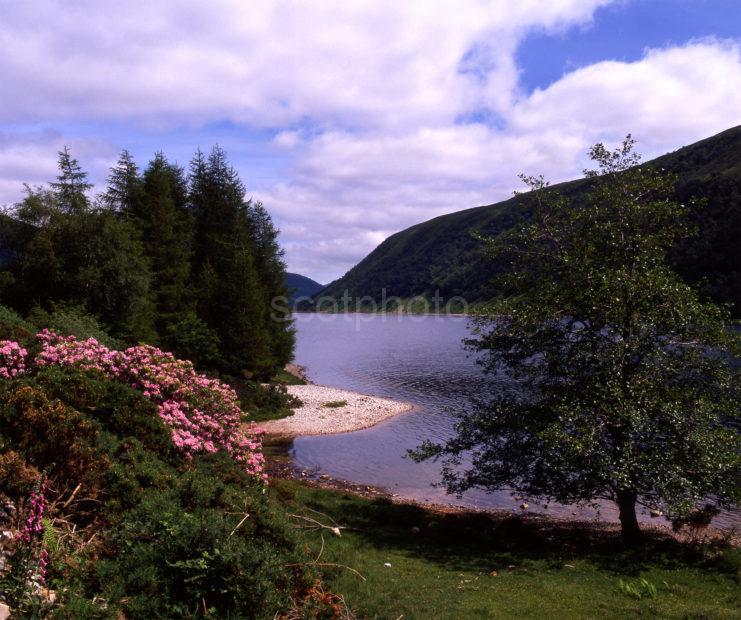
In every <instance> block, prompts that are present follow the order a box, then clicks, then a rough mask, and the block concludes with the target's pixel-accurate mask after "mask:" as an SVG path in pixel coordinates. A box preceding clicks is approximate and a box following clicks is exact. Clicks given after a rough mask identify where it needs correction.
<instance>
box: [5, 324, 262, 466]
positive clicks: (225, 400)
mask: <svg viewBox="0 0 741 620" xmlns="http://www.w3.org/2000/svg"><path fill="white" fill-rule="evenodd" d="M37 338H38V339H39V340H40V341H41V343H42V350H41V352H40V353H39V354H38V355H37V356H36V359H35V360H34V361H35V363H36V365H37V366H51V365H59V366H75V367H78V368H82V369H85V370H92V371H97V372H101V373H103V374H104V375H105V376H107V377H109V378H110V379H112V380H115V381H120V382H122V383H125V384H127V385H129V386H131V387H133V388H135V389H137V390H139V391H141V392H142V394H144V396H146V397H147V398H149V399H150V400H152V401H154V402H155V403H157V405H158V407H157V410H158V413H159V416H160V418H161V419H162V420H163V421H164V422H165V424H167V425H168V426H169V427H170V428H171V429H172V440H173V443H174V444H175V446H176V447H177V449H178V450H179V451H180V452H181V453H182V454H183V455H185V456H186V458H191V457H192V456H193V455H194V454H199V453H205V452H218V451H219V450H225V451H226V452H227V453H229V454H230V455H231V456H232V458H234V460H235V461H237V462H239V463H240V464H241V465H242V466H243V467H244V469H245V470H246V471H247V472H249V473H250V474H254V475H257V476H259V477H261V478H262V479H263V480H264V479H265V475H264V473H263V468H264V458H263V455H262V444H261V440H260V436H261V434H262V431H260V430H259V429H258V428H256V427H255V426H254V425H252V426H249V427H247V428H246V429H245V428H244V427H243V424H242V418H243V415H244V414H243V412H242V410H241V408H240V406H239V400H238V398H237V394H236V392H235V391H234V390H233V389H232V388H231V387H229V386H228V385H226V384H224V383H221V382H220V381H218V380H216V379H211V378H209V377H207V376H205V375H201V374H198V373H197V372H196V371H195V369H194V368H193V364H192V363H191V362H189V361H186V360H179V359H177V358H175V357H174V356H173V355H172V353H168V352H166V351H162V350H161V349H158V348H157V347H153V346H149V345H139V346H136V347H130V348H128V349H126V350H125V351H115V350H111V349H108V348H107V347H105V346H104V345H102V344H100V343H99V342H98V341H97V340H95V339H94V338H89V339H88V340H84V341H80V340H77V339H76V338H75V337H74V336H67V337H64V336H59V335H58V334H55V333H54V332H51V331H49V330H43V331H42V332H41V333H39V334H38V335H37ZM13 344H15V343H13ZM23 355H24V356H25V355H26V353H25V351H24V354H23Z"/></svg>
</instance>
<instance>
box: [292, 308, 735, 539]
mask: <svg viewBox="0 0 741 620" xmlns="http://www.w3.org/2000/svg"><path fill="white" fill-rule="evenodd" d="M296 326H297V330H298V334H297V336H298V338H297V345H296V363H298V364H301V365H302V366H305V367H306V369H307V372H308V376H309V378H310V379H311V380H312V381H314V382H315V383H319V384H321V385H327V386H331V387H338V388H346V389H350V390H356V391H358V392H363V393H366V394H372V395H376V396H386V397H389V398H394V399H397V400H402V401H405V402H409V403H412V404H413V405H414V409H413V411H411V412H409V413H407V414H403V415H400V416H397V417H396V418H393V419H391V420H388V421H386V422H382V423H381V424H379V425H377V426H374V427H373V428H370V429H366V430H362V431H357V432H354V433H345V434H341V435H324V436H315V437H299V438H297V439H296V440H295V441H294V442H293V447H292V456H293V458H294V460H295V462H296V464H297V465H299V466H300V467H302V468H305V469H315V470H318V471H321V472H322V473H326V474H329V475H331V476H334V477H336V478H341V479H344V480H348V481H350V482H354V483H359V484H371V485H375V486H381V487H385V488H386V489H388V490H389V491H390V492H391V493H396V494H398V495H400V496H403V497H409V498H414V499H417V500H420V501H428V502H435V503H450V504H456V505H462V506H470V507H492V508H508V509H519V505H520V503H521V500H516V499H515V498H514V497H513V496H512V495H511V493H510V492H509V491H498V492H495V493H485V492H483V491H478V490H472V491H469V492H467V493H466V494H465V495H464V496H463V497H462V498H457V497H456V496H451V495H447V494H446V493H445V490H444V489H441V488H435V487H434V486H432V485H433V483H435V482H437V481H438V480H439V479H440V475H439V473H440V469H439V466H438V465H437V464H435V463H432V462H425V463H421V464H418V463H414V462H413V461H411V460H410V459H408V458H406V456H405V455H406V451H407V450H408V449H410V448H415V447H416V446H418V445H419V444H420V443H421V442H422V441H424V440H425V439H432V440H443V439H445V438H446V437H448V436H449V435H450V433H451V432H452V427H453V416H454V413H455V412H456V411H460V410H461V409H463V408H465V407H468V406H469V401H470V396H471V395H475V394H477V393H481V391H482V390H484V389H491V385H490V384H488V382H486V381H485V379H484V376H483V374H482V373H481V371H480V369H479V368H478V366H477V365H476V364H475V360H474V358H473V357H471V354H470V353H469V352H468V351H466V350H465V349H464V347H463V346H462V340H463V339H464V338H466V337H467V336H468V335H469V331H468V320H467V319H466V318H465V317H458V316H448V317H441V316H431V315H429V316H410V315H406V316H383V315H362V314H361V315H359V314H336V315H317V314H299V315H297V321H296ZM487 385H488V386H489V387H487ZM529 510H530V511H543V510H544V508H543V507H542V506H537V505H534V503H533V502H530V508H529ZM547 512H548V513H552V514H559V515H571V514H573V513H576V514H578V515H579V516H583V517H596V516H599V517H601V518H604V519H610V520H614V519H617V514H616V512H615V510H614V508H613V507H612V506H611V505H606V506H605V507H604V508H603V509H602V510H601V511H599V512H595V511H594V510H591V509H576V508H573V507H567V506H558V505H550V506H549V507H548V509H547ZM643 518H644V519H646V520H650V517H649V516H648V514H644V515H643ZM715 524H717V525H719V526H720V525H724V526H731V525H736V526H739V525H741V518H739V517H738V515H725V514H724V515H721V517H718V518H717V519H716V521H715Z"/></svg>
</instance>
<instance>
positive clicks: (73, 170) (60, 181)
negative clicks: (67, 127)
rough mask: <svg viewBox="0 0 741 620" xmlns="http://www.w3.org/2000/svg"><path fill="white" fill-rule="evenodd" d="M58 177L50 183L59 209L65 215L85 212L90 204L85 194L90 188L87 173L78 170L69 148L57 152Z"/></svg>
mask: <svg viewBox="0 0 741 620" xmlns="http://www.w3.org/2000/svg"><path fill="white" fill-rule="evenodd" d="M57 161H58V166H59V175H58V176H57V180H56V182H53V183H51V186H52V187H53V188H54V190H55V192H56V197H57V204H58V206H59V209H61V210H62V211H63V212H65V213H78V212H81V211H86V210H87V209H89V207H90V202H89V200H88V198H87V196H86V192H87V191H88V190H89V189H90V188H92V184H91V183H88V182H87V172H84V171H83V170H82V168H80V164H79V162H78V161H77V160H76V159H75V158H74V157H72V155H70V152H69V148H68V147H66V146H65V147H64V149H63V150H62V151H59V158H58V160H57Z"/></svg>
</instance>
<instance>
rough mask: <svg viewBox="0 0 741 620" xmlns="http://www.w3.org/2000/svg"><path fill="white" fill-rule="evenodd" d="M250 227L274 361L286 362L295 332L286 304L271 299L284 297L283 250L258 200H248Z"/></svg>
mask: <svg viewBox="0 0 741 620" xmlns="http://www.w3.org/2000/svg"><path fill="white" fill-rule="evenodd" d="M248 207H249V209H248V214H249V220H250V230H251V234H252V238H253V240H254V244H255V264H256V266H257V270H258V273H259V275H260V279H261V281H262V283H263V288H264V291H265V295H266V299H265V312H266V324H267V327H268V332H269V335H270V342H271V347H272V350H273V353H274V356H275V358H276V362H277V364H278V365H279V366H280V367H282V366H285V364H287V363H288V362H290V361H291V359H292V358H293V348H294V345H295V342H296V335H295V331H294V329H293V320H292V319H291V315H290V309H289V308H288V305H287V304H286V305H283V304H280V303H277V304H274V303H273V301H274V300H277V299H280V298H287V297H288V296H289V295H288V289H287V287H286V264H285V262H284V260H283V256H284V251H283V249H282V248H281V247H280V245H279V244H278V233H279V231H278V229H277V228H275V226H274V224H273V220H272V218H271V217H270V214H269V213H268V211H267V209H265V207H264V206H263V204H262V203H261V202H256V203H249V205H248Z"/></svg>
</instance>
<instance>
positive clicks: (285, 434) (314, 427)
mask: <svg viewBox="0 0 741 620" xmlns="http://www.w3.org/2000/svg"><path fill="white" fill-rule="evenodd" d="M287 389H288V392H289V394H291V395H292V396H295V397H296V398H298V399H299V400H300V401H301V403H302V404H301V406H300V407H297V408H296V409H295V411H294V413H293V415H291V416H288V417H286V418H281V419H279V420H270V421H268V422H263V423H261V424H260V427H261V428H262V429H263V430H264V431H265V432H266V433H267V434H268V435H270V436H273V437H279V438H293V437H299V436H301V435H331V434H335V433H349V432H351V431H357V430H361V429H363V428H369V427H371V426H375V425H376V424H378V423H379V422H382V421H383V420H387V419H389V418H392V417H394V416H397V415H399V414H402V413H406V412H408V411H411V410H412V408H413V405H411V404H410V403H405V402H401V401H398V400H392V399H390V398H380V397H378V396H369V395H368V394H361V393H359V392H353V391H350V390H343V389H339V388H332V387H326V386H324V385H315V384H308V385H289V386H288V387H287Z"/></svg>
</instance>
